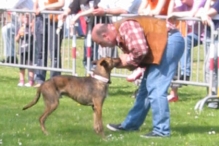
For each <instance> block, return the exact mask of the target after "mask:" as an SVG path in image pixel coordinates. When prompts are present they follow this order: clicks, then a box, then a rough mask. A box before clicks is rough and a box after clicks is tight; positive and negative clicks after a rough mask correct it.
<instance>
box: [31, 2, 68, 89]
mask: <svg viewBox="0 0 219 146" xmlns="http://www.w3.org/2000/svg"><path fill="white" fill-rule="evenodd" d="M64 4H65V0H35V2H34V11H35V13H36V23H35V25H36V26H35V33H36V34H35V36H36V47H37V49H38V50H37V66H41V67H46V66H47V61H48V60H47V56H48V52H49V55H50V60H51V66H52V67H53V68H61V53H60V47H61V42H62V38H63V32H62V31H63V29H61V32H60V33H59V35H58V34H56V32H55V28H57V26H58V18H57V15H49V16H48V17H47V16H46V15H42V14H41V13H40V12H41V11H42V10H50V11H59V10H60V9H61V8H62V7H63V6H64ZM35 73H36V78H35V81H36V83H37V84H36V85H35V87H39V86H40V85H41V84H42V83H43V82H44V81H45V79H46V70H36V72H35ZM60 74H61V72H57V71H51V73H50V77H54V76H57V75H60Z"/></svg>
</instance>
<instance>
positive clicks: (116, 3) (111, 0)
mask: <svg viewBox="0 0 219 146" xmlns="http://www.w3.org/2000/svg"><path fill="white" fill-rule="evenodd" d="M140 4H141V0H100V2H99V3H98V7H101V8H104V9H112V8H121V9H124V10H126V11H127V12H128V14H138V8H139V6H140ZM119 19H121V18H119V17H117V18H116V17H113V18H112V20H113V21H114V22H115V21H118V20H119Z"/></svg>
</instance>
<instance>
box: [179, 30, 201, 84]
mask: <svg viewBox="0 0 219 146" xmlns="http://www.w3.org/2000/svg"><path fill="white" fill-rule="evenodd" d="M185 44H186V47H185V50H184V53H183V56H182V57H181V59H180V69H181V76H182V77H181V80H184V75H185V76H186V80H189V77H190V74H191V49H192V48H193V47H195V46H197V45H198V35H197V34H194V33H190V34H188V35H187V36H186V37H185Z"/></svg>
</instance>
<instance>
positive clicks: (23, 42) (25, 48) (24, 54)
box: [15, 14, 34, 87]
mask: <svg viewBox="0 0 219 146" xmlns="http://www.w3.org/2000/svg"><path fill="white" fill-rule="evenodd" d="M29 17H30V14H23V16H22V19H21V23H22V25H21V27H20V29H19V31H18V33H17V35H16V37H15V40H16V41H17V42H18V43H19V54H20V64H21V65H25V64H26V65H32V63H33V34H32V33H33V23H32V22H31V20H30V19H29ZM28 74H29V78H28V79H29V82H27V83H26V84H24V83H25V68H20V73H19V76H20V80H19V83H18V86H26V87H31V86H33V84H34V71H33V70H32V69H28Z"/></svg>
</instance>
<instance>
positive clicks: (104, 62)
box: [100, 60, 108, 67]
mask: <svg viewBox="0 0 219 146" xmlns="http://www.w3.org/2000/svg"><path fill="white" fill-rule="evenodd" d="M100 65H102V66H104V67H107V66H108V62H107V61H106V60H102V61H101V62H100Z"/></svg>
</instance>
